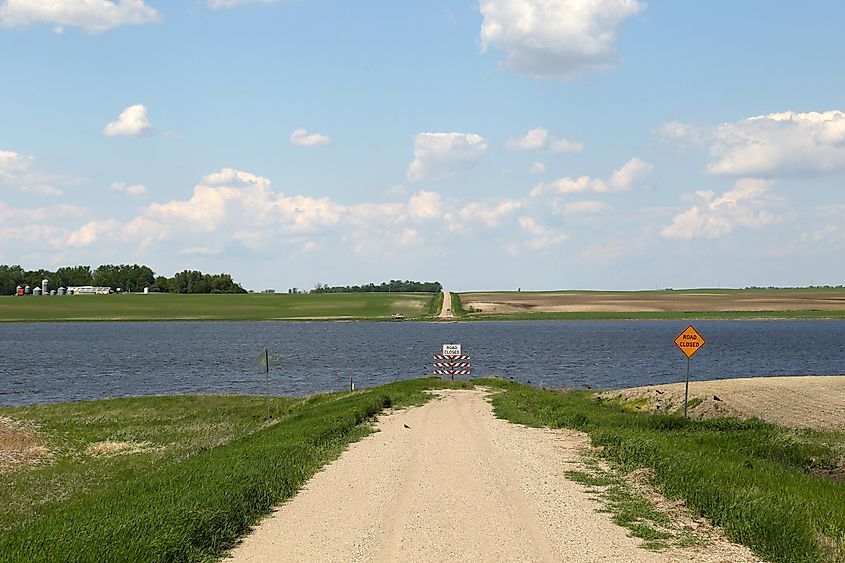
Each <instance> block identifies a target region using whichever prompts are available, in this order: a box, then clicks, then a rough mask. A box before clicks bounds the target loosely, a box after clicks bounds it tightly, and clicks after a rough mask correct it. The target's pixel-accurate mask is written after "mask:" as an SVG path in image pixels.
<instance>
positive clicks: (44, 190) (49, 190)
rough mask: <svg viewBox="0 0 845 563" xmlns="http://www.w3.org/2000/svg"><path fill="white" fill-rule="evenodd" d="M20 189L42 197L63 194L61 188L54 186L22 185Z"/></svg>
mask: <svg viewBox="0 0 845 563" xmlns="http://www.w3.org/2000/svg"><path fill="white" fill-rule="evenodd" d="M21 191H22V192H26V193H30V194H35V195H40V196H44V197H58V196H60V195H64V192H63V191H62V190H60V189H59V188H54V187H53V186H24V187H22V188H21Z"/></svg>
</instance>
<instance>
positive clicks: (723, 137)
mask: <svg viewBox="0 0 845 563" xmlns="http://www.w3.org/2000/svg"><path fill="white" fill-rule="evenodd" d="M656 133H657V134H659V135H661V136H662V137H663V138H665V139H667V140H672V141H675V142H678V143H679V144H681V145H683V144H684V143H689V144H693V145H696V144H697V145H704V146H707V147H708V148H709V150H710V155H711V157H712V160H711V162H710V163H709V165H708V166H707V171H708V172H709V173H710V174H721V175H729V176H765V177H775V176H795V175H808V174H825V173H833V172H842V171H845V112H842V111H839V110H831V111H826V112H807V113H796V112H781V113H770V114H768V115H759V116H755V117H749V118H746V119H742V120H739V121H736V122H733V123H723V124H721V125H719V126H718V127H715V128H710V129H706V128H702V127H699V126H696V125H690V124H684V123H679V122H672V123H668V124H666V125H664V126H662V127H661V128H660V129H658V130H657V131H656Z"/></svg>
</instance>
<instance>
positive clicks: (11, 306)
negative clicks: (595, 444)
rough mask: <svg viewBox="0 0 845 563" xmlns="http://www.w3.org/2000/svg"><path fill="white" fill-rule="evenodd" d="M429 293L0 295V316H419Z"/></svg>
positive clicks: (220, 318)
mask: <svg viewBox="0 0 845 563" xmlns="http://www.w3.org/2000/svg"><path fill="white" fill-rule="evenodd" d="M434 299H435V295H434V294H431V293H319V294H310V293H296V294H263V293H254V294H229V295H227V294H222V295H178V294H150V295H143V294H140V293H133V294H120V295H73V296H63V297H59V296H50V297H43V296H42V297H34V296H28V297H11V296H0V321H17V322H31V321H172V320H208V321H274V320H295V319H315V320H321V319H327V320H331V319H346V320H389V319H390V318H391V317H392V316H393V315H394V314H397V313H398V314H402V315H404V316H405V317H407V318H409V319H411V318H422V317H424V316H426V315H427V314H429V311H430V310H431V302H432V301H433V300H434Z"/></svg>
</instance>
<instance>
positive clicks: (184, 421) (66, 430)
mask: <svg viewBox="0 0 845 563" xmlns="http://www.w3.org/2000/svg"><path fill="white" fill-rule="evenodd" d="M479 382H480V383H482V384H484V385H488V386H491V387H498V388H500V389H501V390H502V391H503V392H502V393H500V394H497V395H496V396H495V397H494V399H493V403H494V407H495V409H496V412H497V415H498V416H501V417H503V418H506V419H508V420H511V421H513V422H518V423H522V424H528V425H532V426H550V427H563V426H566V427H571V428H575V429H578V430H581V431H584V432H587V433H588V434H589V435H590V437H591V438H592V441H593V443H594V444H595V445H597V446H600V447H601V449H600V450H599V453H600V454H601V455H602V456H604V457H605V458H606V459H607V460H609V461H610V462H611V463H612V464H613V465H614V466H615V467H616V468H619V469H620V471H621V473H626V472H630V471H632V470H635V469H639V468H650V470H651V473H652V477H651V480H652V482H653V484H654V485H656V486H657V487H659V488H660V489H662V490H663V491H664V493H665V494H666V495H667V496H668V497H670V498H673V499H683V500H684V501H685V502H686V504H687V505H688V506H689V507H690V508H691V509H692V510H693V511H694V512H696V513H698V514H701V515H704V516H707V517H708V518H710V519H711V520H712V521H713V522H714V523H716V524H718V525H721V526H723V527H724V529H725V531H726V532H727V534H728V536H729V537H731V538H732V539H734V540H736V541H739V542H742V543H745V544H747V545H749V546H750V547H752V548H753V549H754V550H755V551H757V552H758V553H759V554H761V555H763V556H764V557H766V558H768V559H770V560H772V561H837V560H843V558H845V503H843V502H842V499H843V498H845V481H843V480H842V474H841V468H842V467H843V465H842V464H843V448H845V438H843V436H842V435H841V434H834V433H819V432H811V431H794V430H789V429H783V428H779V427H776V426H772V425H769V424H765V423H762V422H760V421H740V420H735V419H716V420H710V421H701V422H699V421H687V420H684V419H683V418H681V417H680V416H678V415H652V414H645V413H637V412H628V410H630V409H627V410H626V408H625V406H624V405H620V404H617V403H607V402H604V403H602V402H598V401H596V400H595V399H594V398H592V396H591V395H589V394H588V393H586V392H567V393H558V392H550V391H541V390H537V389H533V388H530V387H527V386H523V385H519V384H515V383H509V382H505V381H502V380H489V379H488V380H480V381H479ZM451 385H452V384H450V383H448V382H442V381H440V380H436V379H423V380H414V381H407V382H399V383H394V384H390V385H385V386H381V387H378V388H375V389H371V390H367V391H363V392H356V393H351V394H350V393H337V394H328V395H317V396H314V397H312V398H309V399H303V400H299V399H287V398H276V399H274V400H273V406H272V407H273V412H274V423H272V424H266V423H265V422H264V414H265V410H264V408H265V403H264V398H262V397H148V398H134V399H113V400H104V401H93V402H84V403H71V404H60V405H40V406H31V407H15V408H2V409H0V416H5V417H10V418H13V419H15V420H17V421H22V422H23V423H25V424H30V425H34V426H37V429H38V430H37V437H38V440H40V441H41V442H42V443H43V445H45V446H46V447H47V448H48V449H49V450H50V451H51V452H52V454H51V455H52V457H51V458H48V459H47V460H46V461H45V462H44V463H42V464H41V465H39V466H35V467H32V468H18V469H16V470H13V471H11V472H6V473H5V474H2V473H0V484H2V487H0V506H3V507H5V508H3V509H2V512H0V559H4V560H10V561H44V560H55V561H64V560H81V561H95V560H106V561H137V560H144V561H165V560H192V561H199V560H208V559H210V558H214V557H217V556H219V555H220V554H222V553H223V552H225V550H226V549H227V548H228V547H230V546H231V545H232V544H233V542H234V541H235V539H236V538H237V537H239V536H240V535H242V534H244V533H246V532H247V530H248V528H249V526H250V524H252V523H254V522H255V521H256V520H257V519H258V518H259V517H260V516H261V515H262V514H265V513H267V512H268V511H269V510H270V509H271V507H272V506H273V505H275V504H278V503H279V502H281V501H282V500H284V499H286V498H288V497H290V496H291V495H293V494H294V492H295V491H296V490H298V489H299V488H300V487H301V486H302V485H303V484H304V483H305V481H306V480H307V479H308V478H309V477H310V476H311V475H312V474H313V473H314V472H315V471H316V470H317V469H318V468H319V467H321V466H322V465H323V464H325V463H327V462H328V461H330V460H332V459H334V458H335V457H336V456H337V455H339V453H340V452H341V451H342V449H343V448H344V447H345V446H346V445H347V444H348V443H350V442H351V441H354V440H356V439H358V438H360V437H361V436H363V435H365V434H366V433H368V432H369V426H368V425H367V421H368V420H370V418H371V417H372V416H373V415H375V414H377V413H379V412H380V411H381V410H382V409H384V408H385V407H387V406H391V405H393V406H401V405H411V404H418V403H421V402H423V401H425V400H426V396H425V394H424V393H422V391H423V390H424V389H428V388H433V387H447V386H451ZM454 385H458V386H460V385H464V386H466V385H468V384H467V383H461V382H455V384H454ZM121 444H123V446H121ZM837 467H838V468H839V469H837ZM837 471H839V473H837ZM831 474H832V475H834V476H836V475H838V478H839V480H836V479H835V478H831V477H830V476H829V475H831ZM825 475H828V476H825ZM571 477H572V478H574V479H577V480H581V481H584V482H589V483H591V484H593V485H602V484H606V485H609V486H610V488H611V489H613V488H614V487H616V485H615V484H614V482H615V481H614V480H613V479H609V480H605V481H604V482H602V479H603V478H599V479H598V481H592V482H591V479H595V477H590V476H589V475H587V476H585V475H578V474H575V473H573V474H572V475H571ZM617 492H618V491H617ZM611 493H612V496H613V495H615V497H616V498H619V497H620V495H619V494H615V492H614V490H611ZM623 493H624V491H623ZM621 496H623V497H624V496H625V495H624V494H621ZM643 510H645V511H647V510H648V509H647V508H646V509H636V510H634V511H633V514H632V513H631V510H628V514H626V515H619V514H617V518H622V517H623V516H624V518H625V519H627V523H626V525H629V527H630V528H631V529H632V530H633V531H634V533H635V534H637V533H638V532H637V530H638V528H637V525H636V524H637V519H638V518H639V517H640V516H643ZM643 537H648V536H643Z"/></svg>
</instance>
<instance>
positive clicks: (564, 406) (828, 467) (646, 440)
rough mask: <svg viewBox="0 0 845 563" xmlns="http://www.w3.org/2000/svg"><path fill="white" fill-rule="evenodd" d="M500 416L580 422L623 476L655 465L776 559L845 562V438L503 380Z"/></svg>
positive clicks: (674, 487) (677, 490)
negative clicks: (637, 406) (644, 408)
mask: <svg viewBox="0 0 845 563" xmlns="http://www.w3.org/2000/svg"><path fill="white" fill-rule="evenodd" d="M476 384H484V385H488V386H490V387H494V388H500V389H502V390H504V391H505V392H504V393H497V394H495V395H494V396H493V398H492V402H493V406H494V409H495V412H496V415H497V416H499V417H501V418H504V419H506V420H509V421H511V422H516V423H520V424H526V425H529V426H548V427H551V428H560V427H568V428H574V429H577V430H580V431H583V432H586V433H588V434H589V435H590V438H591V440H592V443H593V445H594V446H596V447H597V448H599V449H600V452H601V455H602V456H603V457H604V458H605V459H607V460H608V461H610V462H611V463H612V464H613V465H614V466H615V467H617V468H618V469H619V471H621V472H622V473H623V474H627V473H630V472H632V471H635V470H638V469H643V468H649V469H650V470H651V472H652V474H653V477H652V478H651V479H652V484H653V485H655V486H656V487H657V488H659V489H660V490H661V491H662V493H663V494H664V495H665V496H666V497H667V498H669V499H672V500H678V499H680V500H683V501H684V502H685V504H686V505H687V507H689V509H690V510H692V511H693V513H695V514H697V515H699V516H704V517H706V518H708V519H709V520H710V521H711V522H712V523H713V524H715V525H718V526H721V527H722V528H723V529H724V531H725V533H726V535H727V536H728V537H729V538H730V539H732V540H733V541H737V542H739V543H743V544H745V545H747V546H749V547H750V548H751V549H753V550H754V551H755V552H756V553H758V554H759V555H761V556H762V557H765V558H766V559H768V560H771V561H784V562H786V561H790V562H792V561H843V560H845V480H843V479H842V478H841V476H840V478H839V479H836V478H830V477H827V476H826V475H830V474H832V473H831V472H835V471H836V468H837V467H841V464H842V459H843V458H842V457H841V455H842V449H841V446H842V444H843V443H845V438H843V436H842V435H841V434H837V433H830V432H826V433H818V432H812V431H809V432H808V431H798V430H791V429H785V428H780V427H777V426H774V425H771V424H767V423H764V422H762V421H760V420H739V419H732V418H721V419H713V420H705V421H693V420H685V419H684V418H682V417H679V416H677V415H665V414H645V413H639V412H626V411H625V410H624V409H623V408H622V406H621V405H619V404H603V402H602V401H600V400H597V399H595V398H594V397H593V396H592V394H591V393H589V392H580V391H570V392H553V391H544V390H538V389H534V388H531V387H527V386H524V385H519V384H516V383H512V382H507V381H504V380H498V379H484V380H476Z"/></svg>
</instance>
